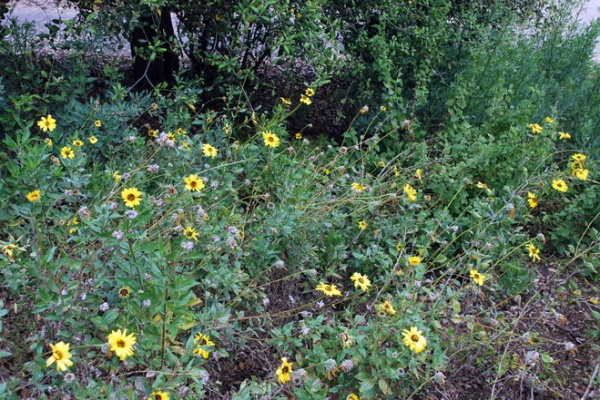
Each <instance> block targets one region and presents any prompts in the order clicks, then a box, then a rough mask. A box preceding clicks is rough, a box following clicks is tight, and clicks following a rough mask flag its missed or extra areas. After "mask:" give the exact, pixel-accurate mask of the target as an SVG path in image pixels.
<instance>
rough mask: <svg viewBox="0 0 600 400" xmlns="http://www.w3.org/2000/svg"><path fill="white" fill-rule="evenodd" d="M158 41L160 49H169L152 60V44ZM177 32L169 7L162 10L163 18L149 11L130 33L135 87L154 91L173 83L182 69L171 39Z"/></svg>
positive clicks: (161, 15)
mask: <svg viewBox="0 0 600 400" xmlns="http://www.w3.org/2000/svg"><path fill="white" fill-rule="evenodd" d="M157 39H159V40H160V41H161V42H162V44H161V47H164V48H166V49H167V50H166V51H165V52H162V53H157V54H156V58H154V59H153V60H150V50H149V48H148V46H149V45H151V44H154V42H155V41H156V40H157ZM174 39H175V30H174V29H173V23H172V22H171V10H170V9H169V8H167V7H163V8H161V9H160V16H159V15H156V14H154V13H152V12H151V11H150V10H147V11H146V12H144V13H143V14H142V16H141V17H140V19H139V25H138V26H137V27H136V28H135V29H134V30H133V32H132V33H131V37H130V40H129V43H130V45H131V56H132V57H133V77H134V81H135V85H134V86H135V88H137V89H152V88H154V87H156V85H158V84H160V83H163V82H166V83H169V84H171V83H174V82H175V74H176V73H177V71H178V69H179V58H178V56H177V53H175V52H174V51H173V47H172V40H174Z"/></svg>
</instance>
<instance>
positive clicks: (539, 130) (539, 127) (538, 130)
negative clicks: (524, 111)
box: [529, 124, 544, 133]
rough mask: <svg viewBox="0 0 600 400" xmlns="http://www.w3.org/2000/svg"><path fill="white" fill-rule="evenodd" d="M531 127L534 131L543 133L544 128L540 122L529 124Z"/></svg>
mask: <svg viewBox="0 0 600 400" xmlns="http://www.w3.org/2000/svg"><path fill="white" fill-rule="evenodd" d="M529 128H530V129H531V132H533V133H542V131H543V130H544V128H542V127H541V126H539V125H538V124H529Z"/></svg>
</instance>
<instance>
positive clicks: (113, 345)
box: [108, 329, 137, 361]
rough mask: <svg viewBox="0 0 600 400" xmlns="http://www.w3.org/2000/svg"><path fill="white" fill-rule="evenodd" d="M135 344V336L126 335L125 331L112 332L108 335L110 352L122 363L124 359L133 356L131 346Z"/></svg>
mask: <svg viewBox="0 0 600 400" xmlns="http://www.w3.org/2000/svg"><path fill="white" fill-rule="evenodd" d="M136 342H137V339H136V338H135V334H133V333H131V334H130V335H127V329H124V330H123V332H121V330H120V329H119V330H118V331H112V332H111V333H110V335H108V344H109V345H110V350H111V351H114V352H115V354H116V355H117V357H119V358H120V359H121V361H124V360H125V358H126V357H129V356H132V355H133V345H134V344H135V343H136Z"/></svg>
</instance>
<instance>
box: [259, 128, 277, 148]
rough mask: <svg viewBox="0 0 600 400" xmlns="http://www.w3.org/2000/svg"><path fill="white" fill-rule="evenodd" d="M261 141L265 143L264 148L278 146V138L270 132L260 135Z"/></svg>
mask: <svg viewBox="0 0 600 400" xmlns="http://www.w3.org/2000/svg"><path fill="white" fill-rule="evenodd" d="M262 137H263V140H264V141H265V146H269V147H271V148H273V149H274V148H276V147H277V146H279V142H280V140H279V138H278V137H277V135H275V134H274V133H273V132H271V131H265V132H263V133H262Z"/></svg>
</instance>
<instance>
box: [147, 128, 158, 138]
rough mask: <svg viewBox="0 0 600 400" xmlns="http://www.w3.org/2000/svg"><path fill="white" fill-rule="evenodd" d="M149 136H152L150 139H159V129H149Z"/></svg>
mask: <svg viewBox="0 0 600 400" xmlns="http://www.w3.org/2000/svg"><path fill="white" fill-rule="evenodd" d="M148 136H150V137H157V136H158V130H157V129H148Z"/></svg>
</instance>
